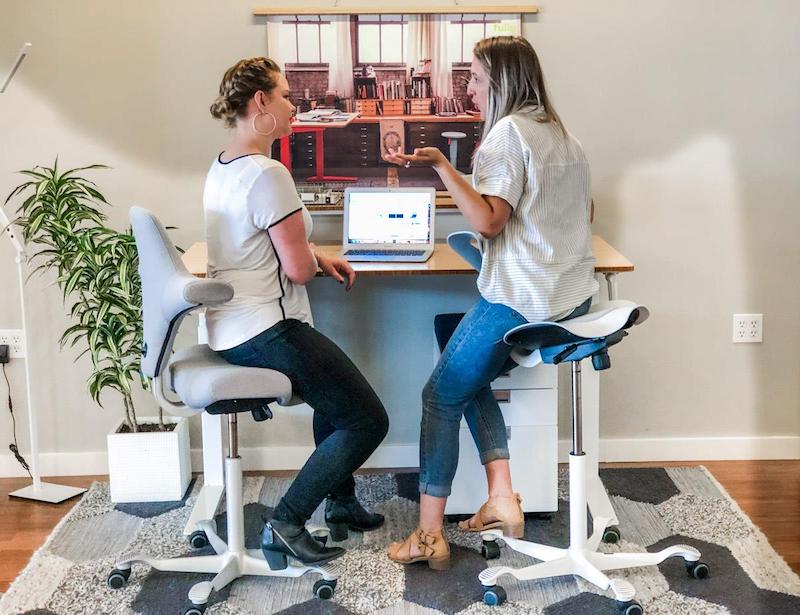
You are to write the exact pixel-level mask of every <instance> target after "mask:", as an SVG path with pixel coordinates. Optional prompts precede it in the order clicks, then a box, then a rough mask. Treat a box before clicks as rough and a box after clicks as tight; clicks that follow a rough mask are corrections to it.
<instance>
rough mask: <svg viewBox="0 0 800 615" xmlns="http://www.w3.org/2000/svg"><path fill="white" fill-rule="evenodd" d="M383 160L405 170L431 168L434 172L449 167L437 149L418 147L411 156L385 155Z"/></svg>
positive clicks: (448, 162)
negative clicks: (412, 167)
mask: <svg viewBox="0 0 800 615" xmlns="http://www.w3.org/2000/svg"><path fill="white" fill-rule="evenodd" d="M383 159H384V160H385V161H386V162H392V163H394V164H396V165H399V166H401V167H405V168H409V167H411V166H415V167H432V168H433V169H434V170H436V171H438V170H439V169H441V168H443V167H444V166H445V165H448V166H449V165H450V161H449V160H447V158H445V155H444V154H443V153H442V152H441V151H439V148H437V147H418V148H417V149H415V150H414V153H413V154H399V153H398V154H387V155H384V156H383Z"/></svg>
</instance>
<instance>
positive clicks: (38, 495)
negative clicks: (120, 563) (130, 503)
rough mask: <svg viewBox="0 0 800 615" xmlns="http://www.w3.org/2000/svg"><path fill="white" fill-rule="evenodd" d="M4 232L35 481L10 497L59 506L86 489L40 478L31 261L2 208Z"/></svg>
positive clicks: (26, 47)
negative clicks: (13, 272)
mask: <svg viewBox="0 0 800 615" xmlns="http://www.w3.org/2000/svg"><path fill="white" fill-rule="evenodd" d="M30 48H31V44H30V43H25V44H24V45H23V46H22V49H21V50H20V52H19V55H18V56H17V60H16V61H15V62H14V65H13V66H12V67H11V71H10V72H9V73H8V76H7V77H6V79H5V81H4V82H3V86H2V87H0V94H3V93H5V91H6V89H7V88H8V85H9V83H11V79H12V78H13V77H14V74H15V73H16V72H17V70H18V69H19V67H20V64H22V61H23V60H24V59H25V56H26V55H27V54H28V51H29V50H30ZM3 232H5V234H6V235H7V236H8V238H9V239H10V240H11V245H12V246H14V251H15V252H16V253H17V257H16V261H17V276H18V278H19V305H20V313H21V315H22V335H23V337H24V338H25V350H26V353H27V355H26V357H25V392H26V395H27V400H28V431H29V433H30V445H31V455H30V458H31V476H32V477H33V483H32V484H30V485H28V486H27V487H23V488H22V489H18V490H17V491H14V492H12V493H9V494H8V495H9V496H11V497H17V498H25V499H29V500H38V501H40V502H50V503H53V504H56V503H58V502H63V501H64V500H68V499H69V498H72V497H75V496H76V495H80V494H81V493H83V492H84V491H86V489H83V488H80V487H69V486H66V485H56V484H53V483H45V482H42V479H41V476H40V469H39V436H38V432H37V422H36V404H35V403H34V402H33V395H32V391H31V370H30V363H31V360H30V353H31V350H32V347H31V344H30V339H29V338H28V323H27V312H26V310H25V276H24V271H23V269H24V267H25V264H26V263H27V261H28V255H27V253H26V252H25V246H24V245H23V244H22V242H21V241H20V240H19V238H18V237H17V234H16V231H15V230H14V227H13V226H12V225H11V222H10V221H9V219H8V216H6V212H5V211H4V210H3V208H2V207H0V234H2V233H3Z"/></svg>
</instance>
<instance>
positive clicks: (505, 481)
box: [385, 36, 598, 569]
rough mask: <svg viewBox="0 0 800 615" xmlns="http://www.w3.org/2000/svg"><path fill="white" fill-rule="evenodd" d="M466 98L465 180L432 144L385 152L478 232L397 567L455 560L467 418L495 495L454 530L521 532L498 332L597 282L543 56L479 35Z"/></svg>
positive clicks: (583, 170)
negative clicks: (469, 141) (424, 178)
mask: <svg viewBox="0 0 800 615" xmlns="http://www.w3.org/2000/svg"><path fill="white" fill-rule="evenodd" d="M473 55H474V58H473V60H472V66H471V69H470V70H471V76H470V82H469V85H468V88H467V93H468V94H469V95H470V96H471V97H472V101H473V103H474V105H475V106H476V107H477V108H478V109H479V110H480V112H481V117H482V118H483V120H484V122H485V125H484V130H483V137H482V141H481V144H480V146H479V148H478V150H477V152H476V153H475V156H474V159H473V174H472V184H470V183H468V182H467V181H466V180H465V179H464V177H463V176H461V175H460V174H459V173H458V171H456V169H454V168H453V166H452V165H451V164H450V163H449V162H448V160H447V158H446V157H445V156H444V154H443V153H442V152H441V151H440V150H439V149H437V148H435V147H425V148H420V149H417V150H415V151H414V154H412V155H406V154H397V155H394V156H386V157H385V159H386V160H388V161H390V162H393V163H395V164H398V165H401V166H404V167H410V166H412V165H414V166H428V167H432V168H433V169H434V170H435V171H436V172H437V173H438V175H439V177H440V178H441V180H442V182H443V183H444V185H445V187H446V189H447V190H448V191H449V192H450V195H451V196H452V197H453V200H454V201H455V203H456V205H457V206H458V208H459V210H460V211H461V213H462V214H463V215H464V218H465V219H466V221H467V222H468V223H469V224H470V225H471V226H472V228H473V229H474V230H475V231H477V232H478V233H480V234H481V235H482V237H483V261H482V265H481V269H480V273H479V275H478V290H479V291H480V295H481V296H480V299H478V301H477V303H476V304H475V305H474V306H473V307H472V308H471V310H470V311H469V312H468V313H467V314H466V315H465V316H464V318H463V319H462V320H461V321H460V323H459V324H458V326H457V327H456V329H455V331H454V332H453V335H452V336H451V337H450V339H449V341H448V342H447V346H446V347H445V349H444V351H443V353H442V356H441V358H440V359H439V362H438V364H437V365H436V367H435V368H434V370H433V373H432V374H431V376H430V379H429V380H428V383H427V384H426V385H425V388H424V390H423V392H422V423H421V434H420V477H419V491H420V517H419V526H418V527H417V529H416V530H414V531H413V532H412V533H411V535H410V536H408V538H406V540H405V541H403V542H400V543H393V544H392V545H391V546H390V547H389V557H390V558H391V559H392V560H394V561H396V562H399V563H402V564H410V563H413V562H419V561H424V562H427V563H428V565H429V566H430V567H431V568H434V569H444V568H448V567H449V565H450V547H449V545H448V543H447V540H446V539H445V537H444V534H443V517H444V510H445V504H446V503H447V496H448V495H450V490H451V485H452V482H453V477H454V476H455V472H456V467H457V465H458V432H459V425H460V423H461V419H462V417H465V418H466V421H467V423H468V425H469V428H470V431H471V433H472V436H473V439H474V441H475V444H476V446H477V447H478V450H479V452H480V459H481V462H482V464H483V465H484V469H485V472H486V479H487V483H488V499H487V501H486V503H484V504H483V506H482V507H481V508H480V510H479V511H478V512H477V513H476V514H475V515H474V516H473V517H472V518H470V519H468V520H467V521H462V522H461V523H460V524H459V527H460V528H461V529H462V530H465V531H468V532H479V531H481V530H484V529H490V528H502V530H503V532H504V533H505V534H506V535H508V536H512V537H516V538H519V537H521V536H522V533H523V531H524V517H523V514H522V507H521V500H520V498H519V495H518V494H516V493H515V492H514V489H513V487H512V485H511V473H510V470H509V462H508V460H509V452H508V443H507V439H506V428H505V423H504V421H503V415H502V413H501V411H500V407H499V406H498V404H497V401H496V400H495V399H494V396H493V395H492V391H491V388H490V385H491V382H492V381H493V380H494V379H495V378H496V377H497V376H499V375H500V374H502V373H504V372H506V371H508V370H509V369H512V368H513V367H515V366H516V364H515V363H514V362H513V361H512V360H511V359H510V358H509V357H510V353H511V347H510V346H508V345H507V344H505V343H504V341H503V336H504V335H505V333H506V332H508V331H509V330H511V329H513V328H514V327H516V326H518V325H521V324H523V323H526V322H537V321H543V320H563V319H565V318H570V317H575V316H578V315H581V314H584V313H585V312H586V311H587V310H588V309H589V305H590V302H591V296H592V295H593V294H594V293H595V292H596V290H597V288H598V286H597V282H596V281H595V279H594V258H593V256H592V247H591V230H590V203H591V196H590V178H589V165H588V163H587V161H586V157H585V155H584V153H583V150H582V149H581V146H580V144H579V143H578V142H577V141H576V140H575V139H574V138H573V137H572V136H571V135H570V134H569V133H568V132H567V130H566V129H565V128H564V125H563V123H562V122H561V119H560V118H559V116H558V114H557V113H556V111H555V109H554V108H553V105H552V103H551V101H550V99H549V97H548V95H547V90H546V88H545V83H544V76H543V74H542V70H541V66H540V65H539V59H538V57H537V56H536V52H535V51H534V49H533V47H532V46H531V44H530V43H529V42H528V41H527V40H525V39H524V38H522V37H511V36H501V37H496V38H490V39H485V40H482V41H479V42H478V43H477V45H476V46H475V49H474V51H473Z"/></svg>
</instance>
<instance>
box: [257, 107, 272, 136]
mask: <svg viewBox="0 0 800 615" xmlns="http://www.w3.org/2000/svg"><path fill="white" fill-rule="evenodd" d="M262 115H268V116H270V117H271V118H272V130H270V131H269V132H264V131H263V130H259V129H258V128H257V127H256V120H257V119H258V118H260V117H261V116H262ZM277 127H278V120H276V119H275V116H274V115H272V114H271V113H270V112H269V111H264V112H263V113H256V114H255V115H254V116H253V132H255V133H256V134H260V135H264V136H265V137H268V136H270V135H271V134H272V133H273V132H275V129H276V128H277Z"/></svg>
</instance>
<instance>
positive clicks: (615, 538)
mask: <svg viewBox="0 0 800 615" xmlns="http://www.w3.org/2000/svg"><path fill="white" fill-rule="evenodd" d="M620 538H622V534H621V533H620V531H619V528H618V527H617V526H616V525H611V526H609V527H607V528H606V531H605V532H603V542H605V543H607V544H610V545H615V544H617V543H618V542H619V539H620Z"/></svg>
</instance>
